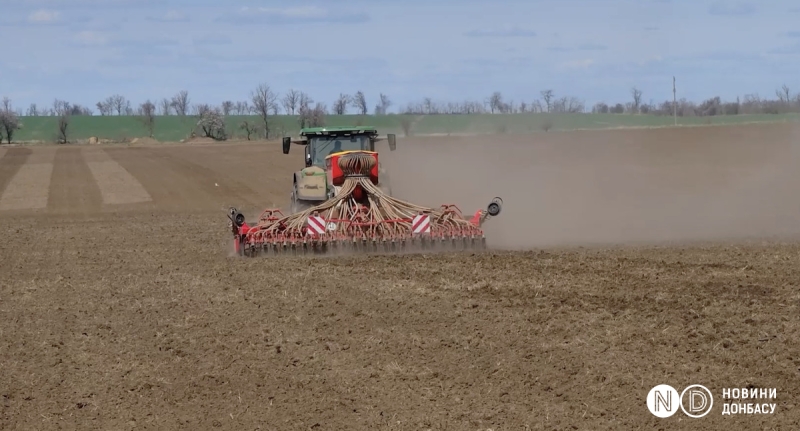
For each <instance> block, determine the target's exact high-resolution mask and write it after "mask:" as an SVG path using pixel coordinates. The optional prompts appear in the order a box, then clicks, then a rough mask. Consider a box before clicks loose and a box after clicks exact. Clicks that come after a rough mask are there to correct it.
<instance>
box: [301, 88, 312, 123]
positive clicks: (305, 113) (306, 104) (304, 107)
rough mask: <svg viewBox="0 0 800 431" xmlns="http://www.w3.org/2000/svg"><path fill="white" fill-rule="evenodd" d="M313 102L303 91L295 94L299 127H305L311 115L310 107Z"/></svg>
mask: <svg viewBox="0 0 800 431" xmlns="http://www.w3.org/2000/svg"><path fill="white" fill-rule="evenodd" d="M312 103H314V100H313V99H311V96H309V95H308V94H306V93H304V92H300V94H298V96H297V113H298V115H299V118H298V122H299V123H300V128H301V129H302V128H304V127H306V126H307V125H308V124H309V123H310V120H311V117H312V116H313V109H312V108H311V104H312Z"/></svg>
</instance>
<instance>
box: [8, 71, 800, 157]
mask: <svg viewBox="0 0 800 431" xmlns="http://www.w3.org/2000/svg"><path fill="white" fill-rule="evenodd" d="M539 95H540V97H539V98H536V99H534V100H530V101H524V100H517V101H515V100H513V99H509V98H507V97H506V96H505V95H503V94H502V93H501V92H499V91H496V92H493V93H492V94H491V95H490V96H488V97H486V98H484V99H483V100H466V101H462V102H441V101H436V100H433V99H432V98H429V97H425V98H423V99H422V100H420V101H418V102H412V103H408V104H407V105H406V106H403V107H399V109H397V110H396V113H397V114H405V115H470V114H524V113H556V114H557V113H574V114H578V113H602V114H640V115H675V116H679V117H690V116H718V115H742V114H781V113H790V112H800V93H792V91H791V90H790V89H789V87H788V86H787V85H785V84H784V85H783V86H781V87H780V88H778V89H776V91H775V95H776V97H777V98H772V99H770V98H762V97H761V96H759V95H758V94H747V95H745V96H744V97H742V98H741V99H740V98H739V97H737V98H736V100H735V101H723V100H722V99H721V98H720V97H712V98H709V99H707V100H704V101H701V102H694V101H690V100H687V99H685V98H682V99H679V100H677V101H675V100H665V101H662V102H654V101H653V100H652V99H651V100H650V101H649V102H645V101H644V99H643V92H642V90H640V89H638V88H636V87H634V88H632V89H631V90H630V96H629V99H628V100H627V101H625V102H618V103H611V104H609V103H605V102H599V103H596V104H594V105H593V106H591V107H590V108H587V106H586V103H585V102H584V101H583V100H582V99H580V98H578V97H574V96H560V95H557V94H556V93H555V92H554V91H553V90H551V89H547V90H542V91H541V92H540V94H539ZM375 102H376V103H375V105H373V107H372V110H371V112H372V114H374V115H391V114H394V113H392V112H389V109H390V107H392V106H393V103H392V101H391V100H390V98H389V96H387V95H386V94H383V93H380V94H379V95H378V97H377V98H376V101H375ZM369 113H370V109H369V103H368V101H367V96H366V95H365V94H364V92H363V91H357V92H356V93H354V94H345V93H340V94H339V95H338V96H337V97H336V98H335V99H334V100H333V101H332V103H331V104H330V105H328V104H326V103H324V102H321V101H315V100H314V99H313V98H312V97H311V96H310V95H309V94H308V93H306V92H303V91H300V90H295V89H290V90H289V91H287V92H285V93H283V94H278V93H277V92H275V91H274V90H273V89H272V88H271V87H270V86H269V85H267V84H261V85H259V86H258V87H256V88H255V89H253V90H252V91H251V92H250V94H249V97H248V98H247V99H244V100H239V101H233V100H225V101H223V102H221V103H219V104H218V105H211V104H208V103H202V102H200V103H198V102H195V101H193V100H192V99H191V98H190V96H189V92H188V91H186V90H182V91H179V92H177V93H176V94H174V95H173V96H172V97H168V98H161V99H156V100H146V101H144V102H143V103H140V104H138V105H134V104H133V102H132V101H131V100H129V99H128V98H126V97H125V96H123V95H120V94H114V95H111V96H109V97H106V98H105V99H103V100H100V101H98V102H97V103H96V104H95V106H94V107H93V108H90V107H88V106H83V105H80V104H76V103H70V102H68V101H65V100H60V99H55V100H54V101H53V102H52V104H51V105H49V106H40V105H38V104H36V103H32V104H31V105H30V106H28V108H27V109H26V110H25V111H23V110H22V109H21V108H15V107H13V106H12V104H11V101H10V100H9V99H8V98H7V97H6V98H3V101H2V106H1V107H0V143H1V142H2V140H3V137H5V139H6V141H7V142H11V140H12V139H13V135H14V132H15V131H16V130H18V129H19V126H20V120H19V117H23V116H31V117H35V116H56V117H59V131H58V139H59V140H60V141H63V142H66V141H67V130H68V126H69V118H70V117H72V116H81V115H100V116H136V117H138V118H139V119H140V120H141V121H142V123H143V124H144V125H145V127H146V128H147V129H148V130H149V131H150V135H151V136H152V134H153V130H154V127H155V122H156V118H157V117H158V116H169V115H176V116H184V117H188V116H192V117H195V119H196V124H197V130H198V131H199V133H201V134H202V135H203V136H207V137H212V138H214V139H226V136H227V131H226V130H225V121H224V118H225V117H227V116H231V115H236V116H256V117H257V118H258V120H256V121H252V120H245V121H243V122H242V123H241V124H240V125H239V128H240V130H242V131H243V132H244V133H245V134H246V136H247V139H251V138H252V137H256V136H260V137H264V138H267V139H269V138H270V137H272V136H273V135H274V133H273V130H271V126H272V124H271V123H272V122H271V117H273V116H277V115H281V114H284V115H291V116H297V120H298V122H299V125H300V127H301V128H302V127H309V126H311V127H313V126H322V125H324V123H325V116H326V115H347V114H357V115H367V114H369Z"/></svg>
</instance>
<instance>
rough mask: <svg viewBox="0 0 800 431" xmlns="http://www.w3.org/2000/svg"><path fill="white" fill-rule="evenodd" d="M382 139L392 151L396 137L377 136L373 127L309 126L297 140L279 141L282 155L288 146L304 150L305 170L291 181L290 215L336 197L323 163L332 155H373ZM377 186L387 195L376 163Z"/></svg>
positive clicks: (384, 179) (386, 185)
mask: <svg viewBox="0 0 800 431" xmlns="http://www.w3.org/2000/svg"><path fill="white" fill-rule="evenodd" d="M384 139H386V140H387V141H388V143H389V150H390V151H394V150H395V148H396V146H397V138H396V136H395V135H394V134H389V135H387V136H386V138H380V137H378V131H377V130H376V129H375V128H374V127H309V128H305V129H302V130H300V139H292V138H291V137H288V136H287V137H285V138H283V154H289V149H290V147H291V145H292V144H298V145H303V146H304V147H305V164H306V167H305V168H303V169H301V170H299V171H297V172H295V173H294V175H293V176H294V178H293V180H292V194H291V208H290V211H291V213H292V214H294V213H298V212H300V211H303V210H305V209H308V208H311V207H313V206H316V205H319V204H321V203H323V202H325V201H326V200H328V199H330V198H332V197H333V196H334V195H336V191H337V190H336V189H337V187H336V186H334V185H332V184H330V181H328V172H327V171H326V164H325V160H326V158H327V157H328V156H330V155H332V154H337V153H342V152H348V151H368V152H375V143H376V142H378V141H382V140H384ZM378 176H379V180H378V181H379V183H378V187H379V188H380V189H381V190H382V191H383V192H384V193H386V194H387V195H391V194H392V193H391V187H390V185H389V176H388V174H387V173H386V171H385V170H384V168H383V166H382V165H381V163H380V161H379V162H378Z"/></svg>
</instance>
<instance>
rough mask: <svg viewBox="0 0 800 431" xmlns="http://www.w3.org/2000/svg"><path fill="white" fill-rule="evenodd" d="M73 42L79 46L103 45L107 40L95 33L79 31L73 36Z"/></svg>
mask: <svg viewBox="0 0 800 431" xmlns="http://www.w3.org/2000/svg"><path fill="white" fill-rule="evenodd" d="M75 41H76V42H78V43H80V44H81V45H105V44H106V43H107V42H108V39H106V37H105V36H103V35H102V34H100V33H98V32H96V31H81V32H79V33H78V34H76V35H75Z"/></svg>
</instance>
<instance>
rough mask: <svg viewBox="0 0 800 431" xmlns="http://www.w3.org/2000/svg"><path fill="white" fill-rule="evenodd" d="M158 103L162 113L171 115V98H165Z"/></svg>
mask: <svg viewBox="0 0 800 431" xmlns="http://www.w3.org/2000/svg"><path fill="white" fill-rule="evenodd" d="M158 105H159V106H160V107H161V115H169V113H170V111H171V110H172V103H171V102H170V100H169V99H167V98H163V99H161V101H160V102H158Z"/></svg>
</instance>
